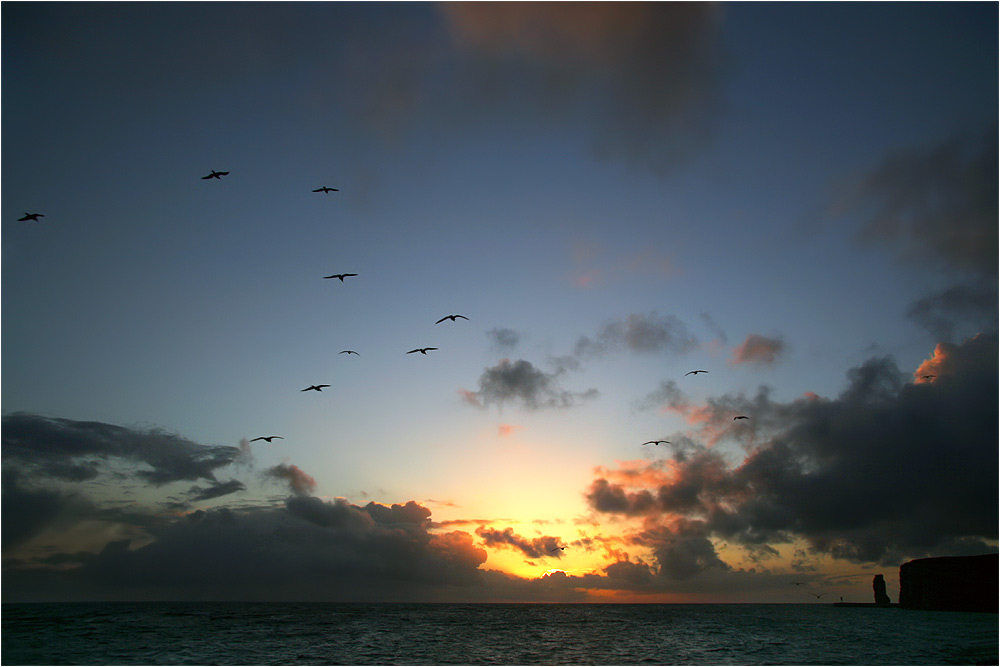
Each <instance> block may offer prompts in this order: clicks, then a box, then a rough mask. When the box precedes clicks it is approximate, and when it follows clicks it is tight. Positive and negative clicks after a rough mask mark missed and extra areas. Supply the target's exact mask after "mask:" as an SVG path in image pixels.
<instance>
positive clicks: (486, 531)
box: [476, 526, 563, 558]
mask: <svg viewBox="0 0 1000 667" xmlns="http://www.w3.org/2000/svg"><path fill="white" fill-rule="evenodd" d="M476 535H478V536H479V537H480V538H482V540H483V543H484V544H486V546H489V547H497V546H501V547H510V548H512V549H517V550H518V551H520V552H521V553H523V554H524V555H525V556H527V557H528V558H543V557H545V556H551V557H553V558H561V557H562V553H563V552H562V550H561V549H557V548H556V547H558V546H559V540H558V539H557V538H555V537H549V536H545V537H536V538H533V539H530V540H529V539H528V538H526V537H522V536H520V535H517V534H515V533H514V529H513V528H504V529H503V530H497V529H496V528H487V527H486V526H480V527H479V528H477V529H476Z"/></svg>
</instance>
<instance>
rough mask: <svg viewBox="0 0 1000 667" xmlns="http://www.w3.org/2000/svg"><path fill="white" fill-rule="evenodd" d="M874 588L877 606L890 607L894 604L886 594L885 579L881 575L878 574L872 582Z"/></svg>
mask: <svg viewBox="0 0 1000 667" xmlns="http://www.w3.org/2000/svg"><path fill="white" fill-rule="evenodd" d="M872 588H873V589H875V604H877V605H878V606H880V607H888V606H889V605H890V604H892V603H891V602H890V601H889V596H888V594H886V592H885V577H883V576H882V575H881V574H876V575H875V579H873V580H872Z"/></svg>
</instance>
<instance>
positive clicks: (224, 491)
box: [188, 479, 247, 502]
mask: <svg viewBox="0 0 1000 667" xmlns="http://www.w3.org/2000/svg"><path fill="white" fill-rule="evenodd" d="M246 488H247V487H246V485H245V484H243V482H241V481H239V480H238V479H231V480H229V481H228V482H218V483H216V484H213V485H211V486H209V487H201V486H192V487H191V490H190V491H189V492H188V494H189V495H190V496H191V500H193V501H195V502H197V501H199V500H212V499H213V498H221V497H222V496H228V495H229V494H230V493H236V492H237V491H243V490H245V489H246Z"/></svg>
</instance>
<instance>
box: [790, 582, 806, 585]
mask: <svg viewBox="0 0 1000 667" xmlns="http://www.w3.org/2000/svg"><path fill="white" fill-rule="evenodd" d="M805 585H806V582H804V581H793V582H792V586H805Z"/></svg>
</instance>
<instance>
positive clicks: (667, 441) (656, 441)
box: [642, 440, 670, 445]
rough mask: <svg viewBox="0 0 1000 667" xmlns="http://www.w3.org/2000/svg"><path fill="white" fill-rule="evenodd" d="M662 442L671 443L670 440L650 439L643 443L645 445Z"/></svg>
mask: <svg viewBox="0 0 1000 667" xmlns="http://www.w3.org/2000/svg"><path fill="white" fill-rule="evenodd" d="M661 442H662V443H663V444H664V445H669V444H670V441H669V440H650V441H648V442H644V443H642V444H644V445H659V444H660V443H661Z"/></svg>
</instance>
